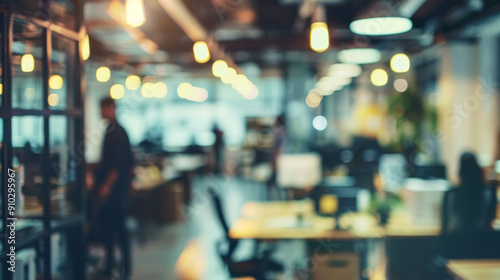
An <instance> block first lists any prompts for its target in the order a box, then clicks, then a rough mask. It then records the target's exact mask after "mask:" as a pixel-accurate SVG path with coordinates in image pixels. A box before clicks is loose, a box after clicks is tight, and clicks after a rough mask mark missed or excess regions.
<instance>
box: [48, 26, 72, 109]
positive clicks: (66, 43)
mask: <svg viewBox="0 0 500 280" xmlns="http://www.w3.org/2000/svg"><path fill="white" fill-rule="evenodd" d="M75 50H76V42H74V41H71V40H68V39H65V38H64V37H62V36H58V35H55V34H54V35H53V36H52V57H51V66H52V69H51V71H52V73H51V76H50V77H49V97H48V103H49V107H50V108H51V109H53V110H64V109H67V108H72V107H73V103H74V102H73V99H72V97H73V96H74V94H73V93H74V80H72V79H73V76H74V75H72V73H70V72H69V71H74V69H75V68H74V67H75V65H74V61H75Z"/></svg>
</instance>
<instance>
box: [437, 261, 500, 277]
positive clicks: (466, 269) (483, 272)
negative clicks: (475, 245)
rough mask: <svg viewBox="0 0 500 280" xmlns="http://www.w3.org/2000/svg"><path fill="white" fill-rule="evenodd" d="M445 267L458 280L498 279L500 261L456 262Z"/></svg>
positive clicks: (451, 262)
mask: <svg viewBox="0 0 500 280" xmlns="http://www.w3.org/2000/svg"><path fill="white" fill-rule="evenodd" d="M446 266H447V268H448V271H449V272H450V273H451V274H453V275H454V276H455V277H457V278H458V279H460V280H497V279H500V260H457V261H449V262H448V264H447V265H446Z"/></svg>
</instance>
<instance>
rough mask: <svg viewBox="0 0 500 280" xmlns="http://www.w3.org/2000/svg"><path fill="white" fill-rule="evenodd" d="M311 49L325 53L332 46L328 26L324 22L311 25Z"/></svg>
mask: <svg viewBox="0 0 500 280" xmlns="http://www.w3.org/2000/svg"><path fill="white" fill-rule="evenodd" d="M310 36H311V38H310V44H311V49H312V50H313V51H315V52H324V51H326V50H327V49H328V47H329V46H330V35H329V33H328V25H327V24H326V23H324V22H313V23H312V24H311V35H310Z"/></svg>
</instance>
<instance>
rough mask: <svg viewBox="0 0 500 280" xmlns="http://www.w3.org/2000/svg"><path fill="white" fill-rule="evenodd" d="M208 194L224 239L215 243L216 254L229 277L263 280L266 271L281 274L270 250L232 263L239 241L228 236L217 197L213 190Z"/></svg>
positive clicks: (226, 225)
mask: <svg viewBox="0 0 500 280" xmlns="http://www.w3.org/2000/svg"><path fill="white" fill-rule="evenodd" d="M209 194H210V196H211V197H212V201H213V204H214V207H215V212H216V214H217V218H218V220H219V222H220V224H221V226H222V228H223V230H224V234H225V239H224V240H221V241H219V242H217V245H216V246H217V252H218V254H219V256H220V258H221V260H222V262H223V263H224V264H225V265H226V267H227V269H228V272H229V274H230V276H231V277H232V278H236V277H253V278H255V279H256V280H265V274H266V272H268V271H271V272H282V271H283V266H282V265H281V264H279V263H277V262H275V261H273V260H271V258H270V255H271V251H270V250H265V251H264V252H263V253H262V254H261V255H260V256H258V255H257V254H255V256H254V257H252V258H251V259H249V260H245V261H233V259H232V256H233V254H234V252H235V250H236V248H237V246H238V244H239V240H238V239H233V238H231V237H230V236H229V226H228V224H227V222H226V219H225V218H224V213H223V210H222V203H221V200H220V197H219V195H218V194H217V193H216V192H215V191H214V190H213V189H209ZM256 251H257V250H256Z"/></svg>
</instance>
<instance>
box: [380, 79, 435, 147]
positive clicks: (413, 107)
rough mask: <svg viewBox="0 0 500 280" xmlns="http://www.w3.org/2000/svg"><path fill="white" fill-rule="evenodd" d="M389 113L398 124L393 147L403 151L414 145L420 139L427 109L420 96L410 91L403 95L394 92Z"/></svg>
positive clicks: (389, 104)
mask: <svg viewBox="0 0 500 280" xmlns="http://www.w3.org/2000/svg"><path fill="white" fill-rule="evenodd" d="M387 109H388V113H389V115H390V116H392V117H393V118H394V120H395V122H396V132H397V138H396V139H393V141H392V143H391V146H392V147H393V148H394V149H395V150H397V151H402V148H403V147H404V145H405V144H407V143H413V142H415V140H418V139H419V137H420V131H419V130H420V125H421V124H422V122H423V120H424V118H425V115H426V108H425V105H424V101H423V100H422V97H421V96H420V94H419V93H418V92H416V91H413V90H411V89H408V90H407V91H405V92H403V93H399V92H394V93H393V94H391V96H390V97H389V100H388V108H387Z"/></svg>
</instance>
